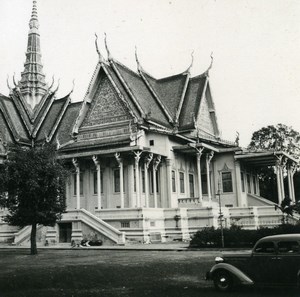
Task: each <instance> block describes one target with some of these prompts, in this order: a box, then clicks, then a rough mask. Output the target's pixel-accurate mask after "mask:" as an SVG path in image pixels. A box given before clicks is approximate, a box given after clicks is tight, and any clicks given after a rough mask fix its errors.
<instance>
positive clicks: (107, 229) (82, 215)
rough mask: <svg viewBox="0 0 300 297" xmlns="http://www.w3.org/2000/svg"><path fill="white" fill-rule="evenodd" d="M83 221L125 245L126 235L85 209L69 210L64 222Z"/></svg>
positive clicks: (64, 215)
mask: <svg viewBox="0 0 300 297" xmlns="http://www.w3.org/2000/svg"><path fill="white" fill-rule="evenodd" d="M66 220H68V221H70V220H71V221H74V220H77V221H81V222H83V223H84V224H86V225H88V226H89V227H91V228H92V229H94V230H95V231H97V232H99V233H100V234H103V235H104V236H106V237H107V238H109V239H110V240H112V241H113V242H115V243H117V244H125V233H124V232H121V231H119V230H118V229H116V228H114V227H113V226H111V225H110V224H108V223H106V222H104V221H103V220H101V219H100V218H98V217H96V216H95V215H93V214H92V213H90V212H88V211H87V210H85V209H76V210H68V212H67V213H65V214H63V217H62V221H66Z"/></svg>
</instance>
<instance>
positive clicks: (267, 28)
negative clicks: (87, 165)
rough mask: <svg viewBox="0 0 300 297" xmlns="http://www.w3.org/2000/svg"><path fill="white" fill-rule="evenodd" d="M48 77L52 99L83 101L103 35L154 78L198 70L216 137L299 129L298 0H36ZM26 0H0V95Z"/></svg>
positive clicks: (20, 42) (19, 56) (23, 42)
mask: <svg viewBox="0 0 300 297" xmlns="http://www.w3.org/2000/svg"><path fill="white" fill-rule="evenodd" d="M37 6H38V16H39V23H40V35H41V51H42V61H43V65H44V73H45V74H46V81H47V82H48V83H49V84H51V81H52V76H53V75H54V77H55V80H56V81H57V79H59V78H60V88H59V91H58V94H57V97H63V96H65V95H66V94H67V93H69V92H70V91H71V89H72V85H73V83H72V82H73V80H75V88H74V92H73V94H72V100H73V101H79V100H83V98H84V95H85V92H86V90H87V87H88V84H89V82H90V79H91V77H92V74H93V71H94V69H95V67H96V64H97V61H98V55H97V53H96V49H95V43H94V41H95V33H97V35H98V36H99V40H98V43H99V49H100V51H101V53H102V54H103V55H104V56H106V51H105V46H104V32H106V34H107V42H108V46H109V49H110V52H111V54H112V56H113V58H114V59H115V60H118V61H120V62H121V63H123V64H125V65H126V66H127V67H129V68H131V69H132V70H136V61H135V47H137V52H138V56H139V60H140V63H141V65H142V67H143V68H144V69H145V70H146V71H147V72H148V73H150V74H151V75H152V76H154V77H156V78H161V77H166V76H171V75H174V74H178V73H182V72H184V71H185V70H186V69H187V68H188V67H189V66H190V64H191V53H192V52H193V56H194V62H193V67H192V69H191V74H192V76H196V75H199V74H201V73H203V72H204V71H206V69H207V68H208V67H209V65H210V56H211V53H213V67H212V69H211V70H210V85H211V90H212V95H213V100H214V103H215V107H216V113H217V119H218V124H219V128H220V130H221V133H222V138H224V139H227V140H231V141H234V140H235V136H236V132H237V131H238V132H239V134H240V145H242V146H247V145H248V144H249V142H250V139H251V135H252V133H253V132H254V131H257V130H259V129H260V128H262V127H265V126H267V125H276V124H277V123H283V124H286V125H288V126H292V127H293V128H294V129H295V130H297V131H299V132H300V115H299V107H300V1H298V0H295V1H292V0H249V1H248V0H222V1H220V0H85V1H84V0H38V3H37ZM31 10H32V1H31V0H0V11H1V18H0V28H1V29H0V44H1V46H0V93H2V94H4V95H8V93H9V92H8V88H7V84H6V80H7V76H9V81H10V84H11V85H13V83H12V77H13V75H14V73H15V77H16V81H19V80H20V77H21V76H20V74H21V71H23V64H24V62H25V52H26V47H27V36H28V30H29V27H28V22H29V19H30V16H31Z"/></svg>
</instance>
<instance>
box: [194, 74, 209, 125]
mask: <svg viewBox="0 0 300 297" xmlns="http://www.w3.org/2000/svg"><path fill="white" fill-rule="evenodd" d="M207 86H208V76H207V77H206V79H205V82H204V86H203V89H202V92H201V97H200V102H199V106H198V110H197V114H195V119H196V121H197V120H198V116H199V113H200V108H201V104H202V102H203V99H204V96H205V93H206V89H207ZM199 95H200V94H199ZM197 97H198V93H197Z"/></svg>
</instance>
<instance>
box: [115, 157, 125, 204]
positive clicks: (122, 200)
mask: <svg viewBox="0 0 300 297" xmlns="http://www.w3.org/2000/svg"><path fill="white" fill-rule="evenodd" d="M115 158H116V160H117V162H118V165H119V170H120V200H121V201H120V202H121V208H124V181H123V159H122V158H121V157H120V153H115Z"/></svg>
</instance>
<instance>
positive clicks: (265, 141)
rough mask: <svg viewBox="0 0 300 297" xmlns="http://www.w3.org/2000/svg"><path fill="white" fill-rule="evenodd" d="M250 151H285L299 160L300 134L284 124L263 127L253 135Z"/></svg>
mask: <svg viewBox="0 0 300 297" xmlns="http://www.w3.org/2000/svg"><path fill="white" fill-rule="evenodd" d="M248 149H250V150H260V149H261V150H274V151H283V152H286V153H288V154H290V155H291V156H293V157H294V158H296V159H299V157H300V133H299V132H297V131H295V130H294V129H293V128H292V127H288V126H286V125H283V124H277V125H276V126H267V127H263V128H261V129H260V130H258V131H256V132H254V133H253V135H252V138H251V142H250V144H249V146H248Z"/></svg>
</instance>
